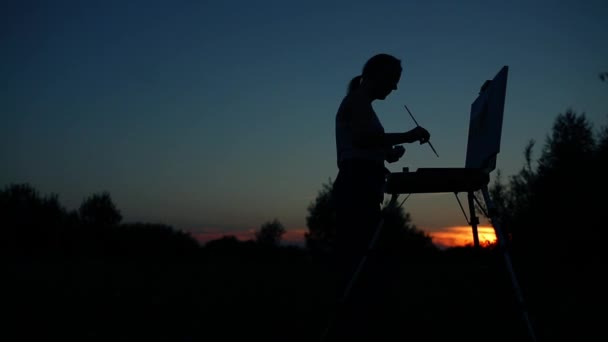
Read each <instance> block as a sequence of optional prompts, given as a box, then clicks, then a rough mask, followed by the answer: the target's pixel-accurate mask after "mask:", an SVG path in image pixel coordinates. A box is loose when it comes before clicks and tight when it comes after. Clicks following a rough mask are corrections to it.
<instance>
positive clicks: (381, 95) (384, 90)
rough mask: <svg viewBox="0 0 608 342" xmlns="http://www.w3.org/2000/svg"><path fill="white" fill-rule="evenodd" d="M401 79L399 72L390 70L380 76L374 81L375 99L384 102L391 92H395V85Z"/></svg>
mask: <svg viewBox="0 0 608 342" xmlns="http://www.w3.org/2000/svg"><path fill="white" fill-rule="evenodd" d="M400 79H401V71H400V70H399V71H396V70H392V71H390V72H386V73H384V74H382V75H381V76H380V77H378V78H377V79H376V82H375V83H376V91H375V93H376V98H377V99H379V100H384V99H385V98H386V97H387V96H388V95H389V94H390V93H391V92H392V91H393V90H397V84H398V83H399V80H400Z"/></svg>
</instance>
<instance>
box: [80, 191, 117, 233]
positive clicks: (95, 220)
mask: <svg viewBox="0 0 608 342" xmlns="http://www.w3.org/2000/svg"><path fill="white" fill-rule="evenodd" d="M78 213H79V214H80V219H81V220H82V221H83V223H86V224H91V225H96V226H116V225H118V224H119V223H120V221H121V220H122V215H121V213H120V211H119V210H118V209H117V208H116V206H115V205H114V202H112V198H111V196H110V194H109V193H108V192H102V193H99V194H94V195H92V196H90V197H89V198H87V199H86V200H84V201H83V202H82V204H81V205H80V208H79V209H78Z"/></svg>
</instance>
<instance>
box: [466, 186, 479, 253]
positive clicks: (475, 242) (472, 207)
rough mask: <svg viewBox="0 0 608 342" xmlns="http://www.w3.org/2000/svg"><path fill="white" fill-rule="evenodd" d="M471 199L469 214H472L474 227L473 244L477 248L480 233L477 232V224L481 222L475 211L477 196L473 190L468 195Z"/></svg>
mask: <svg viewBox="0 0 608 342" xmlns="http://www.w3.org/2000/svg"><path fill="white" fill-rule="evenodd" d="M467 198H468V200H469V215H470V216H471V228H473V245H474V246H475V248H479V233H478V232H477V225H478V224H479V218H478V217H477V214H476V213H475V197H474V196H473V193H472V192H469V193H468V195H467Z"/></svg>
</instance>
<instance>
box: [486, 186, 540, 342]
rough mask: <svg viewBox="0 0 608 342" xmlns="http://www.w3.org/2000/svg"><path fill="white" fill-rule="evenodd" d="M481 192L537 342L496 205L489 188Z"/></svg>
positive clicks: (534, 340) (519, 301)
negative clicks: (497, 214)
mask: <svg viewBox="0 0 608 342" xmlns="http://www.w3.org/2000/svg"><path fill="white" fill-rule="evenodd" d="M481 191H482V193H483V198H484V201H485V203H486V206H487V207H488V215H489V216H490V222H491V223H492V226H493V227H494V232H495V233H496V239H497V240H498V245H499V247H500V249H501V250H502V252H503V257H504V261H505V265H506V267H507V270H508V272H509V275H510V276H511V283H512V285H513V289H514V290H515V295H516V296H517V301H518V304H519V307H520V308H521V310H522V313H521V314H522V316H523V319H524V321H525V323H526V327H527V328H528V333H529V334H530V338H531V340H532V341H533V342H536V341H537V339H536V334H535V333H534V329H533V327H532V323H531V322H530V317H529V314H528V310H527V308H526V306H525V301H524V297H523V294H522V292H521V288H520V287H519V282H518V281H517V276H516V275H515V271H514V270H513V264H512V262H511V256H510V254H509V251H508V249H507V245H506V240H505V236H504V234H503V231H502V229H501V227H500V223H499V222H498V220H495V219H494V216H495V214H496V207H495V206H494V203H493V202H492V199H491V198H490V193H489V192H488V188H487V186H484V187H483V188H482V189H481Z"/></svg>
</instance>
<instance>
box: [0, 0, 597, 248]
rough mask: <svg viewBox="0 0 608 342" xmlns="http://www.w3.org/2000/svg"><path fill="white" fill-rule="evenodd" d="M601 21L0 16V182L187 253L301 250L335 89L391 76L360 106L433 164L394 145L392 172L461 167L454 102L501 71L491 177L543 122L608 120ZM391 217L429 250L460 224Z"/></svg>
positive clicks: (27, 4) (518, 158) (147, 8)
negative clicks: (408, 224) (393, 84)
mask: <svg viewBox="0 0 608 342" xmlns="http://www.w3.org/2000/svg"><path fill="white" fill-rule="evenodd" d="M606 18H608V2H606V1H580V0H579V1H565V0H559V1H509V2H506V1H458V2H456V1H382V0H377V1H373V2H372V1H311V0H307V1H285V0H282V1H264V0H260V1H152V0H150V1H136V0H132V1H93V0H90V1H61V0H57V1H27V0H26V1H4V2H2V4H1V5H0V41H1V45H0V52H1V53H0V75H1V77H0V85H1V87H2V91H1V92H0V115H1V119H2V125H0V166H1V168H0V185H1V186H7V185H9V184H12V183H29V184H31V185H33V186H34V187H35V188H36V189H38V191H39V192H40V193H42V194H49V193H54V194H57V195H58V197H59V200H60V202H61V203H62V204H64V205H65V206H66V207H67V208H68V209H75V208H77V207H78V206H79V205H80V203H81V202H82V201H83V200H84V199H85V198H86V197H88V196H90V195H92V194H94V193H100V192H103V191H107V192H109V193H110V194H111V196H112V199H113V201H114V203H115V204H116V206H117V207H118V208H119V209H120V211H121V213H122V215H123V221H125V222H134V221H140V222H154V223H165V224H169V225H172V226H173V227H175V228H177V229H180V230H184V231H187V232H191V233H193V234H194V235H195V236H199V237H204V236H208V237H209V236H218V234H219V235H221V234H245V233H244V232H249V234H250V233H251V232H252V231H253V230H255V229H258V228H259V227H260V226H261V225H262V224H263V223H265V222H269V221H272V220H274V219H278V220H279V221H280V222H281V223H282V224H283V225H284V226H285V228H286V229H287V231H288V236H291V237H292V238H293V237H294V236H297V235H298V234H300V235H299V236H301V234H302V233H303V232H305V231H306V215H307V214H308V212H307V208H308V206H309V205H310V203H312V202H313V201H314V199H315V198H316V196H317V194H318V192H319V190H321V189H322V185H323V184H325V183H327V182H328V181H330V180H334V179H335V177H336V175H337V171H338V170H337V165H336V156H335V155H336V153H335V152H336V151H335V140H334V139H335V136H334V129H335V128H334V120H335V113H336V110H337V108H338V105H339V103H340V101H341V100H342V98H343V96H344V95H345V91H346V86H347V83H348V82H349V81H350V79H351V78H352V77H354V76H356V75H359V74H360V73H361V70H362V67H363V64H364V63H365V61H366V60H367V59H368V58H369V57H371V56H373V55H374V54H376V53H389V54H392V55H394V56H396V57H398V58H400V59H401V60H402V64H403V74H402V77H401V81H400V83H399V88H398V90H397V91H395V92H393V93H392V94H390V95H389V96H388V97H387V99H386V100H384V101H376V102H374V103H373V106H374V108H375V110H376V111H377V113H378V116H379V118H380V120H381V122H382V124H383V126H384V128H385V130H386V131H387V132H403V131H406V130H409V129H412V128H413V127H414V126H415V124H414V122H413V121H412V119H411V117H410V116H409V115H408V114H407V112H406V111H405V110H404V104H406V105H407V106H408V108H409V109H410V110H411V111H412V113H413V114H414V115H415V118H416V120H417V121H418V123H419V124H420V125H421V126H423V127H425V128H426V129H428V130H429V131H430V133H431V142H432V143H433V146H434V147H435V149H436V150H437V152H438V154H439V157H437V156H436V155H435V154H434V153H433V152H432V150H431V149H430V148H429V147H428V146H426V145H419V144H406V145H405V147H406V150H407V152H406V154H405V156H404V157H403V158H402V159H401V160H400V161H398V162H396V163H393V164H387V167H388V168H389V170H391V171H393V172H398V171H401V170H402V168H404V167H408V168H409V169H410V171H415V170H416V169H417V168H425V167H463V166H464V160H465V154H466V143H467V134H468V120H469V115H470V107H471V103H472V102H473V101H474V100H475V98H476V97H477V95H478V91H479V88H480V86H481V85H482V84H483V82H484V81H485V80H486V79H491V78H493V77H494V75H495V74H496V73H497V72H498V71H499V70H500V68H501V67H503V66H504V65H508V66H509V79H508V82H507V91H506V101H505V108H504V117H503V131H502V136H501V151H500V153H499V155H498V160H497V169H498V170H500V172H501V174H502V177H503V179H508V177H509V176H510V175H513V174H515V173H517V172H518V171H519V169H520V168H521V167H522V166H523V162H524V158H523V150H524V148H525V146H526V144H527V143H528V141H530V140H531V139H533V140H535V141H536V142H537V145H536V146H537V147H536V149H535V154H534V155H533V157H538V155H539V152H540V149H541V148H542V145H543V143H544V141H545V139H546V136H547V134H549V133H550V130H551V127H552V124H553V121H554V119H555V117H556V116H557V115H558V114H559V113H563V112H565V111H566V110H567V109H573V110H575V111H576V112H584V113H585V115H586V117H587V118H588V120H589V121H590V122H591V123H593V124H594V125H595V126H597V127H599V126H602V125H606V124H607V123H608V116H607V115H608V96H606V95H607V91H608V83H602V82H601V81H600V79H599V77H598V75H599V73H600V72H604V71H608V44H606V42H607V41H608V39H607V38H606V36H607V33H608V20H607V19H606ZM495 175H496V172H494V173H492V174H491V178H492V180H493V179H494V178H495ZM460 198H461V201H463V205H465V207H466V203H465V202H466V194H460ZM404 209H405V210H406V211H407V212H409V213H410V215H411V218H412V223H413V224H415V225H416V227H418V228H420V229H423V230H424V231H426V232H428V233H430V234H437V236H438V237H439V236H440V235H441V234H444V235H441V236H443V238H445V234H446V233H447V232H450V231H453V230H454V229H453V228H454V227H462V226H466V225H467V222H466V219H465V217H464V215H463V214H462V212H461V209H460V207H459V205H458V202H457V201H456V198H455V196H454V194H452V193H447V194H414V195H412V196H411V197H409V198H408V199H407V202H406V203H405V204H404ZM482 223H483V220H482Z"/></svg>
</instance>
